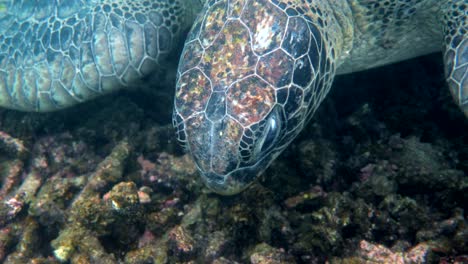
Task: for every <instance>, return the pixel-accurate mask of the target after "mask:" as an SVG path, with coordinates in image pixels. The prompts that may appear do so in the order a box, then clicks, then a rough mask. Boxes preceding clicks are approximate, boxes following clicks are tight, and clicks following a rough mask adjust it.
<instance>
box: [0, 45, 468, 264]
mask: <svg viewBox="0 0 468 264" xmlns="http://www.w3.org/2000/svg"><path fill="white" fill-rule="evenodd" d="M171 94H172V91H170V89H169V92H168V95H164V94H163V93H162V94H159V95H154V96H147V95H145V94H142V93H141V92H139V91H127V92H122V93H120V94H117V95H111V96H108V97H106V98H101V99H98V100H96V101H93V102H90V103H86V104H83V105H80V106H78V107H75V108H73V109H69V110H66V111H62V112H58V113H49V114H28V113H19V112H14V111H9V110H0V176H1V178H0V180H1V188H0V262H4V263H220V264H221V263H325V262H328V263H467V262H468V245H467V243H468V228H467V221H466V212H467V206H468V177H467V171H468V134H467V131H468V122H467V121H466V119H465V118H464V116H463V114H462V113H461V112H460V111H459V110H458V109H457V108H456V106H455V105H454V104H453V103H452V100H451V98H450V95H449V94H448V91H447V88H446V85H445V84H444V80H443V74H442V67H441V62H440V54H435V55H432V56H427V57H424V58H419V59H416V60H413V61H410V62H404V63H400V64H398V65H392V66H388V67H384V68H380V69H375V70H372V71H367V72H363V73H357V74H353V75H349V76H343V77H339V78H338V79H337V81H336V83H335V86H334V90H333V92H332V93H331V95H330V96H329V99H327V100H326V102H325V103H324V104H323V105H322V107H321V109H320V111H319V112H318V113H317V115H316V117H315V118H314V120H313V122H311V123H310V124H309V125H308V127H307V128H306V129H305V130H304V132H303V133H302V134H301V136H300V137H299V138H298V139H297V140H296V141H295V142H294V143H293V144H292V145H291V146H290V147H289V148H288V149H287V150H286V151H285V153H283V154H282V156H281V157H280V158H279V159H278V160H277V161H275V162H274V163H273V165H272V167H271V168H270V169H268V170H267V172H266V173H265V174H264V176H263V177H262V178H261V179H260V180H259V181H258V182H257V183H256V184H254V185H253V186H252V187H250V188H249V189H247V190H246V191H244V192H242V193H241V194H239V195H236V196H232V197H223V196H219V195H216V194H213V193H211V192H209V190H207V189H206V188H205V187H204V186H203V184H202V182H201V180H200V179H199V178H198V176H197V172H196V170H195V167H194V165H193V163H192V162H191V160H190V159H189V157H188V156H187V155H184V154H183V153H182V151H181V150H180V149H179V147H178V146H177V143H176V142H175V139H174V138H175V137H174V135H173V133H174V132H173V130H172V127H171V125H170V116H171V104H172V98H171Z"/></svg>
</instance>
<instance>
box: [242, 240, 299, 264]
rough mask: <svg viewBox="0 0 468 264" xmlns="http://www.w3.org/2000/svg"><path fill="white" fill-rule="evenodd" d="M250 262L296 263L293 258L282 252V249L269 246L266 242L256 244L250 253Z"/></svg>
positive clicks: (261, 263) (266, 263) (268, 263)
mask: <svg viewBox="0 0 468 264" xmlns="http://www.w3.org/2000/svg"><path fill="white" fill-rule="evenodd" d="M250 262H251V263H252V264H287V263H296V262H295V261H294V259H293V258H292V257H291V256H289V255H288V254H286V253H285V252H284V249H277V248H274V247H271V246H270V245H268V244H266V243H261V244H258V245H256V246H255V247H254V249H253V250H252V253H251V254H250Z"/></svg>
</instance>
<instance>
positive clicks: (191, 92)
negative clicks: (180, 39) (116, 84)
mask: <svg viewBox="0 0 468 264" xmlns="http://www.w3.org/2000/svg"><path fill="white" fill-rule="evenodd" d="M311 27H312V28H311ZM314 34H315V36H314ZM317 43H319V44H317ZM322 46H323V45H322V38H321V36H320V33H319V31H318V30H317V28H315V27H314V26H313V25H312V24H311V23H310V21H308V20H307V19H306V18H305V17H303V16H299V15H298V14H297V13H296V14H294V15H291V14H289V13H288V12H287V11H286V10H284V9H282V8H281V7H279V6H277V5H275V4H273V3H272V1H269V0H259V1H210V2H208V3H207V4H206V5H205V7H204V11H203V12H202V13H201V15H200V16H199V17H198V19H197V21H196V23H195V24H194V26H193V27H192V30H191V32H190V33H189V36H188V39H187V41H186V44H185V47H184V51H183V53H182V57H181V60H180V63H179V68H178V79H177V87H176V97H175V107H174V119H173V122H174V126H175V127H176V129H177V135H178V139H179V141H180V142H182V144H183V145H184V146H185V147H186V149H187V150H188V151H189V152H190V153H191V155H192V156H193V159H194V160H195V163H196V164H197V167H198V169H199V171H200V172H201V175H202V178H203V179H204V180H205V182H206V184H207V185H208V187H209V188H211V189H212V190H214V191H215V192H217V193H220V194H235V193H238V192H240V191H242V190H243V189H245V188H246V187H247V186H249V185H250V184H251V183H252V182H253V181H254V180H255V179H256V178H257V177H258V176H259V175H260V174H261V173H262V172H263V171H264V170H265V169H266V168H267V167H268V165H269V164H270V163H271V162H272V161H273V160H274V159H275V158H276V157H277V156H278V155H279V154H280V153H281V151H282V150H283V149H284V148H285V147H286V146H287V145H288V144H289V143H290V142H291V141H292V140H293V139H294V138H295V137H296V136H297V134H298V133H299V132H300V131H301V130H302V127H303V125H304V123H305V122H306V120H307V119H308V117H310V115H311V113H312V112H313V110H315V105H316V102H317V101H318V100H319V98H320V96H322V94H321V91H320V88H318V89H315V86H317V87H318V85H323V83H322V82H320V81H318V80H319V79H318V77H319V71H318V70H319V67H320V62H319V57H320V55H321V52H322ZM323 48H324V47H323ZM325 61H326V58H325V59H323V64H324V65H325ZM314 69H315V70H314ZM323 79H324V78H322V80H323Z"/></svg>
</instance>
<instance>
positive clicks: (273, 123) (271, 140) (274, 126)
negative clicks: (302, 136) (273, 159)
mask: <svg viewBox="0 0 468 264" xmlns="http://www.w3.org/2000/svg"><path fill="white" fill-rule="evenodd" d="M280 130H281V122H280V119H279V118H278V111H276V110H274V111H273V112H271V114H270V116H269V117H268V120H267V123H266V127H265V132H264V133H263V135H264V136H263V140H262V142H261V145H262V147H261V149H260V152H265V151H268V150H270V149H271V147H272V146H273V145H274V144H275V143H276V141H277V139H278V136H279V134H280V133H279V132H280Z"/></svg>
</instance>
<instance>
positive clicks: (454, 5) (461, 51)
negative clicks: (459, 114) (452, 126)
mask: <svg viewBox="0 0 468 264" xmlns="http://www.w3.org/2000/svg"><path fill="white" fill-rule="evenodd" d="M467 12H468V5H467V3H466V2H465V1H463V0H461V1H459V0H453V1H450V3H449V4H448V5H447V7H446V8H445V16H444V21H445V54H444V61H445V74H446V78H447V83H448V86H449V88H450V92H451V93H452V95H453V97H454V99H455V101H456V102H457V104H458V105H459V106H460V108H461V109H462V110H463V112H464V113H465V115H466V116H467V117H468V22H467Z"/></svg>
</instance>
